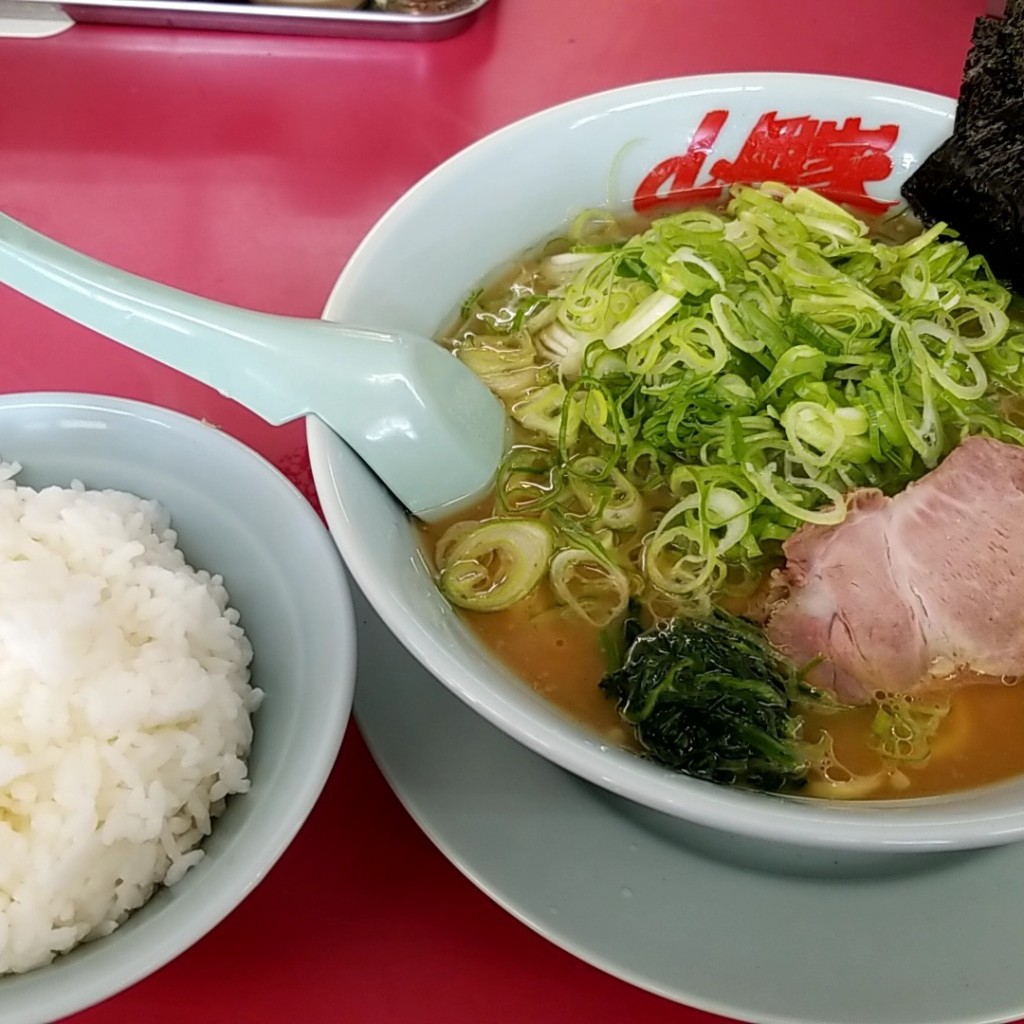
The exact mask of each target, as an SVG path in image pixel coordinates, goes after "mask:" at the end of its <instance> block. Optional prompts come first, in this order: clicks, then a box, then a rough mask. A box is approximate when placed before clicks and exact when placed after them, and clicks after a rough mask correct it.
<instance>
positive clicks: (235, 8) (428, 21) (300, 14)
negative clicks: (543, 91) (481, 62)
mask: <svg viewBox="0 0 1024 1024" xmlns="http://www.w3.org/2000/svg"><path fill="white" fill-rule="evenodd" d="M487 3H488V0H456V2H455V3H452V4H449V5H446V6H445V7H444V9H442V10H437V11H430V10H426V9H424V10H423V11H418V12H416V13H407V12H405V11H398V10H394V9H390V10H389V9H387V6H384V8H383V9H378V8H377V7H375V6H373V4H372V3H371V0H361V2H360V3H359V6H357V7H356V8H355V9H351V8H348V7H340V6H339V7H332V6H329V5H327V4H324V3H315V2H312V3H308V4H303V3H299V2H297V3H280V2H276V3H261V2H259V0H254V2H251V3H237V2H231V0H224V2H221V0H56V2H55V0H17V3H16V6H17V8H19V9H20V10H21V11H22V12H24V14H25V16H26V17H31V16H32V15H33V14H38V15H40V16H51V17H52V16H53V15H58V16H59V13H60V12H63V14H65V15H67V17H69V18H70V19H71V20H72V21H77V22H88V23H92V24H106V25H146V26H150V27H158V28H199V29H220V30H226V31H231V32H271V33H275V34H279V35H281V34H283V35H315V36H346V37H350V38H363V39H405V40H419V41H426V40H434V39H445V38H448V37H449V36H453V35H456V34H457V33H458V32H461V31H463V30H464V29H466V28H468V27H469V25H470V23H471V22H472V21H473V20H474V19H475V18H476V16H477V14H478V13H479V12H480V10H481V8H483V7H484V6H485V4H487ZM426 7H427V5H426V4H424V8H426Z"/></svg>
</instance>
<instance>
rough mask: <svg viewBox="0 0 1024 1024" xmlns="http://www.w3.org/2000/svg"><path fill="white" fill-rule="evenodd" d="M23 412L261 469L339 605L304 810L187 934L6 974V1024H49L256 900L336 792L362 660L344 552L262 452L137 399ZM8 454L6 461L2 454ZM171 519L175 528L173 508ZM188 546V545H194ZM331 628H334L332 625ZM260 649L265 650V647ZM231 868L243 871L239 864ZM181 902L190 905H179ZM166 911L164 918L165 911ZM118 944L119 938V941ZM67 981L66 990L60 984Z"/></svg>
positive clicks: (326, 636) (199, 912)
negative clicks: (181, 442) (126, 426)
mask: <svg viewBox="0 0 1024 1024" xmlns="http://www.w3.org/2000/svg"><path fill="white" fill-rule="evenodd" d="M19 408H24V409H36V410H42V411H48V412H49V413H50V414H59V413H61V412H65V411H68V412H75V411H77V412H79V413H89V412H92V413H94V414H95V413H100V414H104V415H111V416H115V415H116V416H127V417H129V418H130V419H131V420H133V421H139V420H146V421H149V422H151V423H155V424H156V425H158V427H159V428H167V429H170V430H172V431H174V432H175V433H177V434H179V435H181V436H183V437H185V438H192V439H194V440H195V441H196V442H197V443H199V444H202V445H205V446H213V447H214V448H219V449H220V450H222V451H224V452H226V453H227V457H228V458H230V459H232V460H233V461H235V462H236V464H241V463H245V464H247V467H253V468H254V469H255V474H256V476H257V477H258V478H259V479H260V480H261V490H264V489H267V490H269V491H270V492H271V494H272V497H273V500H274V501H275V502H276V503H279V504H281V505H282V506H283V508H284V510H285V512H286V514H287V515H288V518H289V520H290V521H292V522H294V523H295V529H296V531H297V532H298V531H301V532H302V534H303V535H304V540H305V541H308V543H309V544H311V545H312V547H313V550H314V551H315V552H316V557H310V558H309V560H308V561H309V567H310V568H312V569H313V570H315V571H316V572H317V573H320V574H321V578H322V579H323V581H324V586H323V587H322V588H321V590H322V593H323V595H324V598H325V599H329V600H330V610H331V616H330V620H329V621H330V623H331V628H330V629H322V630H321V631H320V632H321V633H322V637H323V641H322V642H325V646H327V647H329V648H330V650H331V651H332V652H333V656H334V657H335V659H336V660H335V662H334V664H335V665H336V677H337V680H338V685H337V686H336V687H333V688H331V689H329V690H327V691H326V693H327V696H328V698H329V706H327V707H324V708H323V709H322V712H323V713H322V714H318V716H317V718H318V719H319V720H320V721H322V723H323V728H322V731H321V732H320V734H319V735H318V738H317V740H316V742H314V743H309V744H307V745H305V746H304V747H303V756H304V758H306V759H307V760H306V771H304V772H303V774H302V776H301V785H300V786H299V787H298V789H297V790H296V791H295V792H294V793H293V799H292V801H291V806H292V807H293V808H294V809H293V811H291V812H290V813H289V814H287V815H285V816H281V817H279V818H276V819H273V820H271V821H269V822H268V826H269V827H268V828H267V829H266V831H265V832H264V833H262V841H261V843H260V845H259V848H258V849H254V850H251V851H247V852H246V855H245V861H246V862H247V864H248V867H247V868H246V870H244V871H238V870H232V871H231V872H227V873H226V879H221V881H222V882H223V884H222V885H220V886H219V887H218V888H217V889H216V891H215V892H214V894H213V896H212V898H210V899H207V900H205V901H203V902H201V903H200V904H198V905H196V906H194V907H190V908H189V912H188V918H187V927H174V926H172V925H168V927H167V928H161V927H160V922H159V915H157V916H155V917H154V919H153V922H152V926H151V927H150V928H149V929H148V931H146V933H145V935H144V937H143V938H140V940H139V941H136V942H134V943H129V944H127V945H126V946H125V947H124V948H123V949H122V948H117V950H116V955H115V957H114V959H113V960H112V961H111V962H110V963H105V962H104V963H103V966H102V970H96V969H95V967H96V966H97V965H93V964H90V965H89V970H74V969H72V970H71V971H70V972H69V973H71V975H72V977H70V978H67V979H64V978H59V976H55V975H54V974H53V973H52V972H53V971H54V970H57V969H59V968H60V966H61V965H62V964H63V963H65V962H68V963H69V965H70V963H71V962H69V961H64V960H62V958H61V957H57V958H56V959H55V960H54V961H53V963H52V964H49V965H46V966H43V967H40V968H36V969H34V970H32V971H27V972H25V973H23V974H18V975H6V976H5V977H4V978H3V979H2V981H0V984H3V985H6V986H7V988H10V987H11V986H14V985H16V986H17V988H18V990H19V991H18V992H17V993H15V992H10V993H9V998H8V999H7V1000H5V1002H4V1005H3V1007H2V1009H0V1021H2V1022H3V1024H34V1022H36V1021H38V1020H40V1019H42V1017H43V1015H45V1018H46V1019H47V1020H50V1019H56V1018H57V1017H64V1016H67V1015H68V1014H72V1013H75V1012H81V1011H83V1010H85V1009H86V1008H88V1007H89V1006H93V1005H95V1004H97V1003H99V1002H101V1001H103V1000H105V999H108V998H111V997H113V996H114V995H116V994H117V993H119V992H121V991H124V990H125V989H126V988H128V987H130V986H131V985H134V984H136V983H137V982H139V981H141V980H142V979H143V978H145V977H147V976H149V975H150V974H152V973H154V972H155V971H156V970H158V969H160V968H161V967H164V966H166V965H167V964H168V963H170V962H171V961H172V960H174V959H175V958H177V957H178V956H179V955H181V954H182V953H184V952H185V951H186V950H187V949H189V948H190V947H192V946H193V945H195V944H196V943H197V942H199V941H200V940H201V939H202V938H204V937H205V936H206V935H207V934H208V933H209V932H211V931H212V930H213V929H214V928H215V927H216V926H217V925H218V924H219V923H220V922H221V921H223V920H224V919H225V918H226V917H227V916H228V915H229V914H230V913H231V912H232V911H233V910H234V909H236V908H237V907H238V906H239V905H240V904H241V903H242V901H243V900H244V899H246V898H247V897H248V896H249V895H250V893H251V892H252V891H253V890H254V889H255V888H256V887H257V886H258V885H259V883H260V882H262V881H263V879H264V878H265V877H266V876H267V874H268V872H269V871H270V870H271V868H273V866H274V865H275V864H276V863H277V861H278V860H279V859H280V858H281V856H282V855H283V854H284V852H285V851H286V850H287V848H288V847H289V846H290V845H291V843H292V841H293V840H294V838H295V837H296V835H297V834H298V832H299V830H300V829H301V828H302V826H303V825H304V824H305V822H306V819H307V818H308V817H309V814H310V812H311V811H312V809H313V807H314V805H315V804H316V802H317V801H318V799H319V798H320V795H321V793H322V791H323V789H324V786H325V785H326V783H327V780H328V777H329V776H330V773H331V771H332V769H333V767H334V764H335V762H336V760H337V757H338V753H339V751H340V748H341V744H342V740H343V739H344V736H345V733H346V730H347V726H348V722H349V720H350V718H351V707H352V701H353V696H354V689H355V677H356V653H357V652H356V648H357V637H356V625H355V611H354V607H353V603H352V594H351V588H350V585H349V581H348V576H347V575H346V573H345V570H344V567H343V564H342V560H341V558H340V557H339V553H338V551H337V547H336V545H334V544H333V542H332V541H331V538H330V534H329V533H328V531H327V530H326V529H324V524H323V522H322V521H321V519H320V517H319V516H318V515H317V513H316V511H315V510H314V508H313V506H312V505H311V504H310V502H309V501H308V500H307V498H306V497H305V496H304V495H303V494H302V492H301V491H300V490H299V489H298V488H297V487H296V486H295V485H294V484H293V483H292V482H291V480H289V479H288V477H287V476H285V474H284V473H283V472H281V470H279V469H278V468H277V467H276V466H274V465H273V464H272V463H271V462H270V461H269V460H268V459H267V458H265V457H264V456H263V455H262V454H260V453H259V452H257V451H256V450H255V449H254V448H251V447H250V446H249V445H247V444H245V443H244V442H243V441H241V440H239V439H238V438H236V437H234V436H233V435H232V434H230V433H227V432H226V431H223V430H221V429H218V428H217V427H215V426H213V425H211V424H210V423H207V422H205V421H203V420H200V419H198V418H196V417H194V416H191V415H189V414H186V413H182V412H178V411H175V410H172V409H169V408H166V407H163V406H159V405H156V404H154V403H150V402H144V401H140V400H136V399H127V398H120V397H115V396H112V395H104V394H98V393H90V392H73V391H31V392H14V393H9V394H4V395H0V417H2V416H3V415H4V414H6V413H9V412H12V411H14V410H17V409H19ZM0 454H5V453H2V451H0ZM11 456H12V457H15V458H16V457H17V453H16V452H13V451H12V452H11ZM5 457H6V454H5ZM25 465H26V468H29V469H30V468H31V463H30V462H29V461H28V460H26V462H25ZM246 473H247V475H253V474H252V471H251V470H250V469H249V468H246ZM64 486H66V485H64ZM264 493H265V491H264ZM141 496H142V497H147V496H146V495H141ZM170 512H171V515H172V520H173V514H174V510H173V508H171V509H170ZM172 526H173V521H172ZM185 540H186V542H187V538H185ZM324 621H325V622H326V621H328V620H327V619H326V618H325V620H324ZM254 639H255V638H254ZM256 642H257V643H258V640H257V641H256ZM254 735H255V738H254V744H255V743H258V742H259V739H258V737H259V722H258V719H257V721H256V723H255V730H254ZM254 788H255V787H254ZM251 795H252V793H251V792H250V793H246V794H241V796H243V797H248V796H251ZM257 798H258V794H257ZM214 831H216V830H214ZM222 853H227V851H222ZM231 859H232V861H233V863H234V864H235V867H236V868H237V859H236V858H231ZM187 884H188V877H187V875H186V876H185V878H183V879H182V880H181V882H180V883H178V884H176V885H175V886H174V887H173V888H171V889H170V890H168V892H169V893H170V894H171V895H173V896H174V897H175V898H182V896H184V898H186V899H187V893H188V889H187V888H185V889H180V888H179V886H187ZM163 891H164V890H163V887H158V889H157V891H156V892H155V893H154V897H156V896H159V895H161V893H162V892H163ZM179 893H181V894H182V896H179V895H178V894H179ZM157 909H158V911H159V910H161V909H162V908H157ZM145 910H146V905H143V906H142V907H139V908H138V909H137V910H136V911H134V912H133V913H132V915H130V917H129V918H128V920H131V919H132V918H134V915H135V914H136V913H141V912H144V911H145ZM125 923H126V922H125ZM116 935H117V930H115V931H114V932H113V933H112V935H111V936H110V938H113V937H116ZM83 948H84V949H86V950H87V951H88V952H92V951H93V949H95V951H96V954H97V956H99V957H103V955H104V952H105V949H106V948H107V947H105V946H104V945H103V943H102V942H97V943H96V945H95V946H93V945H92V944H91V943H84V944H81V945H80V946H79V947H76V950H72V951H71V952H72V954H73V953H74V952H76V951H77V950H78V949H83ZM72 966H73V965H72ZM83 966H84V965H83ZM58 979H59V980H60V981H61V984H56V982H57V981H58ZM22 993H24V994H22ZM5 994H8V993H6V992H5ZM22 1004H24V1005H22Z"/></svg>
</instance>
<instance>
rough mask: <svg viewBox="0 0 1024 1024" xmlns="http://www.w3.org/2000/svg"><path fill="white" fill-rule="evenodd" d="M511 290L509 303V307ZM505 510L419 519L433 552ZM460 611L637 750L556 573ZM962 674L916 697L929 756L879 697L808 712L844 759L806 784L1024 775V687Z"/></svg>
mask: <svg viewBox="0 0 1024 1024" xmlns="http://www.w3.org/2000/svg"><path fill="white" fill-rule="evenodd" d="M659 215H660V214H659ZM642 227H643V224H641V223H639V222H638V220H637V219H636V218H633V217H630V218H627V219H624V220H622V221H620V222H619V223H618V224H617V225H610V226H609V229H608V232H609V234H608V239H609V240H610V241H616V240H621V239H624V238H627V237H629V236H630V235H632V234H633V233H635V232H636V231H637V230H639V229H642ZM871 228H872V233H873V234H875V235H876V236H881V237H884V238H885V239H886V240H887V241H891V242H899V241H902V240H905V239H906V238H908V237H911V236H912V235H914V234H915V233H916V232H917V231H919V230H920V227H919V225H917V224H916V223H915V222H913V221H912V220H911V219H910V218H909V217H899V218H895V219H891V218H888V219H886V220H884V221H882V222H875V223H873V224H872V225H871ZM565 248H566V247H565V245H564V240H559V239H556V240H552V241H550V242H548V243H547V244H546V245H544V246H543V247H540V248H538V249H537V250H536V251H535V252H534V253H532V254H530V255H529V256H528V257H527V258H524V260H523V261H522V262H520V263H519V264H517V265H516V266H514V267H512V268H511V269H510V270H508V271H507V272H505V273H503V274H501V275H500V276H499V277H496V278H494V279H492V281H491V283H490V284H488V285H487V287H486V288H485V289H484V290H483V292H482V293H481V294H479V295H477V296H475V298H476V299H477V302H478V306H479V307H481V308H482V307H487V308H488V309H490V310H491V311H492V312H489V313H487V314H486V315H485V316H483V317H480V316H479V315H478V317H477V319H476V320H472V319H471V320H469V321H467V320H466V319H465V317H464V316H463V318H462V319H461V320H460V321H459V322H458V325H453V329H452V330H450V331H449V332H447V333H445V335H444V337H445V338H448V339H452V338H455V337H458V336H459V335H458V333H457V331H459V332H462V333H465V332H466V331H467V330H469V331H470V332H472V331H473V330H474V329H475V330H479V331H486V330H487V329H488V328H489V327H490V326H491V325H493V324H495V323H500V322H502V320H504V321H505V322H506V323H507V322H508V320H509V319H511V317H512V316H513V315H514V309H515V307H516V306H517V304H521V302H522V300H523V298H524V296H529V295H530V294H531V289H532V287H533V283H535V282H537V281H539V280H540V278H541V276H542V271H541V265H540V261H541V258H542V257H544V256H548V255H550V254H552V253H553V252H561V251H564V249H565ZM505 298H507V299H508V302H504V303H503V301H502V300H503V299H505ZM467 323H468V325H469V326H468V327H467ZM456 328H457V330H456ZM515 429H516V432H517V433H516V441H515V443H517V444H518V443H525V444H528V443H529V438H528V436H527V435H526V434H525V433H524V432H523V430H522V428H521V427H519V426H518V425H516V428H515ZM647 500H648V502H649V511H648V514H647V516H646V518H645V520H644V526H643V529H645V530H646V529H649V528H650V523H651V521H652V519H651V516H652V515H657V514H658V513H659V512H660V511H663V510H664V509H665V508H667V507H668V506H669V505H670V504H671V502H672V498H671V496H669V495H664V494H662V495H659V494H657V493H655V494H653V495H648V496H647ZM502 514H503V512H502V510H501V509H500V508H499V507H498V505H497V502H496V499H495V498H494V497H492V498H490V499H487V500H486V501H485V502H483V503H481V504H480V505H478V506H477V507H476V508H474V509H473V510H471V511H470V512H469V513H463V514H462V515H460V516H459V517H457V518H455V519H451V520H448V521H443V522H435V523H430V524H427V523H417V528H418V530H419V532H420V539H421V542H422V545H423V548H424V550H425V551H426V552H427V554H428V557H430V556H432V554H433V552H434V551H435V548H436V546H437V543H438V540H439V539H440V538H441V537H442V535H443V534H444V533H445V531H446V530H447V529H448V528H449V527H451V526H452V525H453V524H454V523H455V522H459V521H466V520H486V519H488V518H489V517H492V516H500V515H502ZM779 564H780V556H779V555H776V556H774V557H771V558H766V559H765V562H764V564H763V566H762V572H761V574H760V576H759V577H757V578H755V579H748V580H747V581H746V583H745V585H744V586H741V587H738V588H736V589H734V591H733V595H732V597H731V598H725V599H723V600H721V601H720V603H721V604H722V606H723V607H726V608H727V609H728V610H730V611H733V612H735V613H738V614H744V612H748V611H749V610H750V609H751V606H752V604H753V605H756V603H757V600H756V599H757V595H758V593H760V592H763V590H764V584H765V583H766V581H767V578H768V575H769V574H770V572H771V570H772V569H773V568H775V567H777V566H778V565H779ZM737 594H739V596H738V597H737V596H736V595H737ZM459 614H460V616H461V617H462V618H463V619H464V621H465V622H466V623H467V625H468V626H469V627H470V628H471V629H472V630H473V632H474V633H475V634H476V635H477V637H479V639H480V641H481V643H482V644H483V645H484V646H485V647H486V648H488V649H489V650H490V651H491V652H493V653H494V655H495V656H496V657H497V658H499V659H500V660H501V661H502V662H503V663H504V664H505V665H507V666H508V667H509V668H510V669H511V670H512V671H513V672H514V673H516V674H517V675H518V676H519V677H520V678H521V679H522V680H523V681H524V682H525V683H527V684H528V685H529V686H530V687H532V688H533V689H534V690H535V691H536V692H538V693H540V694H542V695H543V696H544V697H545V698H547V699H548V700H550V701H551V703H552V704H553V705H555V706H556V707H558V708H559V709H561V710H562V711H563V712H565V713H566V714H567V715H569V716H570V717H572V718H573V719H575V720H577V721H578V722H580V723H582V724H583V725H584V726H586V727H587V728H589V729H591V730H593V731H594V732H595V733H596V734H597V735H599V736H600V737H602V738H603V739H604V740H605V741H607V742H609V743H612V744H616V745H619V746H622V747H624V748H627V749H634V750H636V749H638V746H637V743H636V741H635V740H634V738H633V736H632V733H631V732H630V730H629V729H628V728H627V727H626V726H625V725H624V724H623V722H622V720H621V719H620V717H619V715H618V713H617V711H616V708H615V705H614V702H613V701H612V700H610V699H609V698H608V697H607V696H606V695H605V694H604V692H603V691H602V690H601V689H600V688H599V685H598V684H599V683H600V681H601V679H602V677H603V676H604V675H605V674H606V673H607V672H608V671H609V670H610V667H611V666H609V665H608V663H607V658H606V654H605V652H604V647H603V643H602V630H601V629H599V628H597V627H595V626H594V625H591V624H590V623H588V622H586V621H584V620H583V619H582V618H580V617H579V616H578V615H576V614H575V613H574V612H573V611H572V610H571V609H570V608H567V607H566V606H565V604H564V603H562V602H560V601H559V600H558V598H557V596H556V595H555V594H554V593H553V591H552V588H551V586H550V585H549V584H548V582H547V581H546V580H545V581H542V582H541V583H540V584H539V585H538V586H537V587H536V588H535V589H534V590H533V591H532V592H531V593H530V595H529V596H528V597H526V598H524V599H522V600H520V601H518V602H517V603H516V604H514V605H513V606H511V607H508V608H504V609H502V610H498V611H487V612H477V611H472V610H467V609H465V608H460V609H459ZM755 617H756V616H755ZM648 624H649V623H648ZM960 682H963V680H961V679H954V678H951V679H949V680H945V681H943V683H944V686H943V688H941V689H940V690H938V691H935V692H932V693H929V694H922V695H918V697H917V698H916V699H918V700H920V701H922V702H934V703H936V704H938V705H941V706H942V710H943V713H944V717H943V718H942V721H941V723H940V725H939V727H938V729H937V732H936V733H935V734H934V735H933V737H932V740H931V743H930V748H929V752H928V755H927V756H926V757H925V758H923V759H922V760H920V761H907V760H892V759H888V758H886V757H884V756H882V755H881V754H880V753H879V752H878V750H877V749H876V748H875V746H873V744H872V741H871V736H872V725H873V723H874V722H875V720H876V715H877V714H878V710H879V705H878V704H875V703H872V704H869V705H866V706H862V707H854V708H844V709H841V710H831V711H828V712H824V711H820V710H817V709H815V708H811V709H810V710H809V711H807V712H804V714H803V726H802V730H803V738H804V739H806V740H808V741H810V742H814V741H817V740H821V739H822V738H824V739H825V740H827V742H828V743H829V745H830V746H831V748H832V750H833V751H834V755H835V757H834V762H835V765H836V767H835V769H834V770H833V769H830V777H829V778H828V779H824V778H822V777H821V776H820V775H817V776H816V775H815V770H814V769H812V773H811V775H810V776H809V777H808V784H807V787H806V788H805V789H804V790H802V792H804V793H807V794H809V795H812V796H823V797H827V796H832V795H837V796H843V797H846V798H851V797H852V798H856V797H864V798H870V799H894V798H911V797H923V796H931V795H937V794H942V793H948V792H952V791H956V790H962V789H967V788H971V787H974V786H979V785H983V784H987V783H992V782H996V781H999V780H1004V779H1007V778H1010V777H1012V776H1015V775H1021V774H1024V743H1022V742H1021V737H1022V736H1024V685H1017V684H1016V682H1015V681H1014V680H994V679H979V678H977V677H975V678H972V679H971V680H969V681H968V682H969V684H968V685H958V686H954V685H951V684H956V683H960ZM945 684H950V685H945ZM851 778H852V780H853V781H856V780H857V779H871V780H872V781H871V782H870V784H866V785H865V786H864V788H863V792H858V791H856V788H855V787H853V786H849V787H847V791H845V792H840V791H839V790H841V789H842V788H843V787H842V786H837V787H835V789H834V790H833V788H831V787H830V782H836V783H843V782H847V781H849V780H851Z"/></svg>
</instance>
